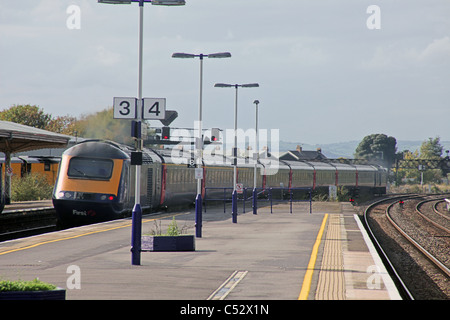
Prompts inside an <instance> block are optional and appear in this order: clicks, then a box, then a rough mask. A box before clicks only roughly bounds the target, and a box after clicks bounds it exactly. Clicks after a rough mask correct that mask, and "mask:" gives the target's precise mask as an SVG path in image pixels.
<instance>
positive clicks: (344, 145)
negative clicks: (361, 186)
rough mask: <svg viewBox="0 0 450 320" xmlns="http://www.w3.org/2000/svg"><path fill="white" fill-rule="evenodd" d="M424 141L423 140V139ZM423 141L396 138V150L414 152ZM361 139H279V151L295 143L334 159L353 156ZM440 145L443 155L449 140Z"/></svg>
mask: <svg viewBox="0 0 450 320" xmlns="http://www.w3.org/2000/svg"><path fill="white" fill-rule="evenodd" d="M423 141H425V140H423ZM423 141H409V140H398V141H397V151H403V150H409V151H412V152H414V151H415V150H420V146H421V145H422V142H423ZM360 142H361V141H347V142H338V143H330V144H321V145H318V144H315V145H313V144H307V143H301V144H299V143H295V142H286V141H280V144H279V148H280V152H286V151H289V150H295V149H296V148H297V145H300V146H301V147H302V148H303V150H314V151H315V150H317V148H321V149H322V153H323V154H324V155H325V156H326V157H327V158H331V159H336V158H339V157H344V158H353V153H354V152H355V149H356V147H357V146H358V144H359V143H360ZM441 145H442V146H443V147H444V152H443V155H445V150H450V141H441Z"/></svg>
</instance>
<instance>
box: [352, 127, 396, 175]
mask: <svg viewBox="0 0 450 320" xmlns="http://www.w3.org/2000/svg"><path fill="white" fill-rule="evenodd" d="M396 145H397V140H396V139H395V138H394V137H388V136H387V135H385V134H371V135H368V136H365V137H364V139H363V140H362V141H361V142H360V143H359V145H358V147H356V150H355V158H362V159H368V160H376V159H378V160H379V159H381V160H383V161H384V162H385V163H386V166H387V167H388V168H390V167H391V164H392V163H393V162H394V159H395V152H396V150H397V147H396Z"/></svg>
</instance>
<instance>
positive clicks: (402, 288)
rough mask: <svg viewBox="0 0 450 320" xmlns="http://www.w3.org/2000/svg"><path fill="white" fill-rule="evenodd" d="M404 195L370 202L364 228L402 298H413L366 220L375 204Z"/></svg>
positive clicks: (365, 215) (366, 211)
mask: <svg viewBox="0 0 450 320" xmlns="http://www.w3.org/2000/svg"><path fill="white" fill-rule="evenodd" d="M404 198H405V196H404V195H401V196H397V197H392V198H388V199H382V200H379V201H376V202H374V203H372V204H370V205H369V206H368V207H367V208H366V210H365V211H364V222H365V225H366V228H367V230H368V232H369V237H370V238H371V239H372V242H373V244H374V246H375V248H376V250H377V251H378V253H379V254H380V255H381V259H382V261H383V262H384V264H385V267H386V269H387V271H388V273H389V274H390V275H391V277H392V278H393V279H392V280H393V281H394V283H395V284H396V286H397V289H398V290H399V292H400V294H401V295H402V297H403V298H405V299H408V300H414V296H413V295H412V293H411V292H410V291H409V289H408V287H407V286H406V284H405V282H404V281H403V280H402V278H401V277H400V274H399V273H398V272H397V270H396V269H395V267H394V265H393V263H392V262H391V260H390V259H389V257H388V255H387V254H386V252H385V251H384V250H383V247H382V246H381V244H380V242H379V241H378V239H377V237H376V236H375V233H374V232H373V230H372V228H371V227H370V224H369V221H368V215H369V212H370V211H371V210H373V209H374V208H376V207H377V206H379V205H380V204H381V203H383V202H390V201H394V203H395V201H396V200H398V199H404Z"/></svg>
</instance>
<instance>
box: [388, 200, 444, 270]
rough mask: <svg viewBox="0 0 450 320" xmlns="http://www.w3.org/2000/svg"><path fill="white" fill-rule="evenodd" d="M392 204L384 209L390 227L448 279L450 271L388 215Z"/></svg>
mask: <svg viewBox="0 0 450 320" xmlns="http://www.w3.org/2000/svg"><path fill="white" fill-rule="evenodd" d="M393 205H394V204H393V203H392V204H390V205H389V206H388V207H387V209H386V218H387V219H388V220H389V222H390V223H391V224H392V226H393V227H394V228H395V229H397V231H398V232H399V233H400V234H401V235H402V236H403V237H404V238H405V239H406V240H408V241H409V242H410V243H411V244H412V245H413V246H414V247H415V248H416V249H417V250H419V251H420V252H421V253H422V254H423V255H424V256H425V257H426V258H427V259H428V260H429V261H431V262H432V263H433V264H434V265H435V266H436V267H437V268H438V269H440V270H441V271H442V272H443V273H445V274H446V275H447V276H448V277H450V269H448V268H447V267H446V266H445V265H444V264H443V263H442V262H441V261H439V260H438V259H436V257H434V256H433V255H432V254H431V253H430V252H428V251H427V250H426V249H425V248H423V247H422V246H421V245H420V244H419V243H418V242H417V241H415V240H414V239H413V238H411V237H410V236H409V235H408V234H407V233H406V232H405V231H404V230H403V229H402V228H401V227H400V226H399V225H398V224H397V223H396V222H395V221H394V220H393V219H392V217H391V216H390V215H389V210H390V209H391V208H392V206H393Z"/></svg>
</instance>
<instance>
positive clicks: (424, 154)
mask: <svg viewBox="0 0 450 320" xmlns="http://www.w3.org/2000/svg"><path fill="white" fill-rule="evenodd" d="M440 140H441V138H440V137H436V138H434V139H432V138H428V141H424V142H422V145H421V146H420V157H421V158H423V159H439V158H440V157H441V155H442V150H443V149H444V148H443V147H442V145H441V141H440Z"/></svg>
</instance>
